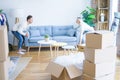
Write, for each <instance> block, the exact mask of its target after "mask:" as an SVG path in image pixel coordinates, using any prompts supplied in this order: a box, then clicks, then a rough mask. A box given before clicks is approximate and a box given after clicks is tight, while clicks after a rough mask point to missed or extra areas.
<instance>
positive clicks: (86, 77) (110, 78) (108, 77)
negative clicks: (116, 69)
mask: <svg viewBox="0 0 120 80" xmlns="http://www.w3.org/2000/svg"><path fill="white" fill-rule="evenodd" d="M82 80H115V73H111V74H108V75H105V76H102V77H97V78H93V77H91V76H89V75H87V74H83V76H82Z"/></svg>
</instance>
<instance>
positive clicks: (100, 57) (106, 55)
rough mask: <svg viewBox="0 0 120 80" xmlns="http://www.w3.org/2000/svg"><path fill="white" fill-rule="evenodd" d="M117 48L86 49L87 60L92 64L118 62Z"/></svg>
mask: <svg viewBox="0 0 120 80" xmlns="http://www.w3.org/2000/svg"><path fill="white" fill-rule="evenodd" d="M116 51H117V47H115V46H111V47H108V48H104V49H92V48H85V51H84V54H85V59H86V60H88V61H90V62H92V63H104V62H110V61H115V60H116V55H117V54H116V53H117V52H116Z"/></svg>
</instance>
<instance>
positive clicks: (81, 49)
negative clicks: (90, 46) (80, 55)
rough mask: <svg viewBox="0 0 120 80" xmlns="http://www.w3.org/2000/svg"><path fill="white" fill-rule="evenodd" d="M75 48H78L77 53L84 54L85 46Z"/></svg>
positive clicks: (80, 45)
mask: <svg viewBox="0 0 120 80" xmlns="http://www.w3.org/2000/svg"><path fill="white" fill-rule="evenodd" d="M77 47H78V51H80V52H84V50H85V44H79V45H78V46H77Z"/></svg>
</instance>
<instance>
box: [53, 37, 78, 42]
mask: <svg viewBox="0 0 120 80" xmlns="http://www.w3.org/2000/svg"><path fill="white" fill-rule="evenodd" d="M52 39H53V40H55V41H57V42H74V41H77V38H76V37H70V36H54V37H53V38H52Z"/></svg>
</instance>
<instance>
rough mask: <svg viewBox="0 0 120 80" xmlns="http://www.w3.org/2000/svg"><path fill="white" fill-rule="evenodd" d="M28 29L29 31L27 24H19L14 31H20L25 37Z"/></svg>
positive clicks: (14, 27)
mask: <svg viewBox="0 0 120 80" xmlns="http://www.w3.org/2000/svg"><path fill="white" fill-rule="evenodd" d="M27 29H28V24H27V22H24V23H22V24H20V23H17V24H15V25H14V26H13V31H18V32H19V33H20V34H22V35H24V36H25V35H26V32H27Z"/></svg>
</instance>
